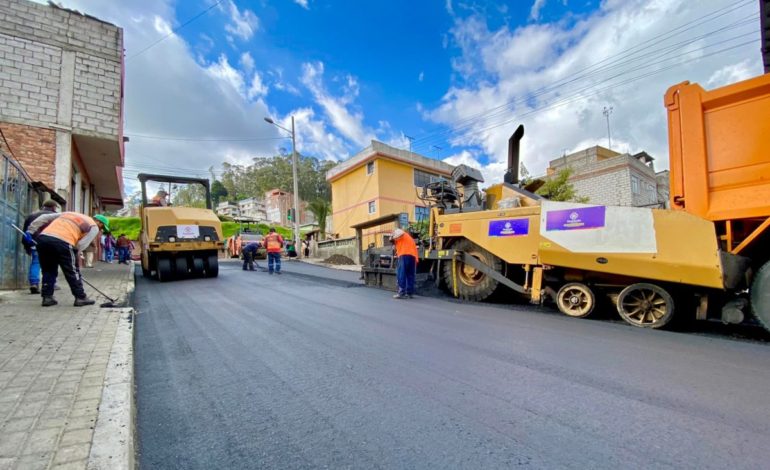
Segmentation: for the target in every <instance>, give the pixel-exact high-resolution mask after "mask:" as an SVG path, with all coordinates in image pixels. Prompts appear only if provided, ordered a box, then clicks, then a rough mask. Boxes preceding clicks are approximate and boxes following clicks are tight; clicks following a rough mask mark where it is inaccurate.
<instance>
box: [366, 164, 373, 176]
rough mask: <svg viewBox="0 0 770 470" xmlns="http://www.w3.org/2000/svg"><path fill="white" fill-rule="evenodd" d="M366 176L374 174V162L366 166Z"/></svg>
mask: <svg viewBox="0 0 770 470" xmlns="http://www.w3.org/2000/svg"><path fill="white" fill-rule="evenodd" d="M366 174H367V175H371V174H374V161H371V162H369V163H367V164H366Z"/></svg>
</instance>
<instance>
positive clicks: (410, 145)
mask: <svg viewBox="0 0 770 470" xmlns="http://www.w3.org/2000/svg"><path fill="white" fill-rule="evenodd" d="M404 137H406V140H408V141H409V152H411V151H412V141H413V140H414V137H409V136H408V135H406V134H404Z"/></svg>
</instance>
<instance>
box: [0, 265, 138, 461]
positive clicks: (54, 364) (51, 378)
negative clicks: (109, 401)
mask: <svg viewBox="0 0 770 470" xmlns="http://www.w3.org/2000/svg"><path fill="white" fill-rule="evenodd" d="M83 275H84V276H85V278H86V279H87V280H88V281H89V282H91V283H92V284H94V285H95V286H96V287H98V288H99V289H100V290H102V291H104V292H105V293H106V294H108V295H109V296H110V297H112V298H115V299H118V300H119V301H124V302H125V301H126V299H127V297H128V295H129V292H130V291H131V290H132V289H133V265H129V266H126V265H117V264H106V263H97V264H96V265H95V267H94V268H93V269H84V270H83ZM59 281H60V284H61V290H58V291H56V294H55V296H56V298H57V300H58V301H59V305H57V306H54V307H47V308H43V307H42V306H41V305H40V302H41V298H40V296H39V295H31V294H29V291H27V290H23V291H22V290H20V291H4V292H0V470H2V469H17V468H18V469H25V470H26V469H38V468H40V469H49V468H52V469H65V468H66V469H86V468H91V469H93V468H103V467H104V465H103V464H102V463H100V462H103V461H104V458H102V459H96V460H94V457H93V456H92V455H91V454H92V453H93V452H94V450H95V449H96V448H97V447H98V448H100V449H102V451H101V453H102V454H104V452H105V451H104V449H105V444H106V446H107V447H106V448H107V449H109V451H108V452H113V453H114V450H113V449H110V446H111V445H113V444H114V443H111V442H96V441H94V430H95V429H97V430H99V429H102V432H101V433H97V435H100V436H101V439H102V441H104V440H105V439H107V440H112V439H113V438H115V437H114V436H115V434H121V433H120V432H117V433H116V432H111V431H110V429H112V428H110V424H111V423H110V422H112V421H113V420H114V417H113V416H110V417H109V418H103V415H100V413H99V410H100V406H102V407H104V405H105V403H103V401H102V400H103V393H104V392H105V390H106V388H105V376H107V377H110V371H109V370H108V364H114V363H115V361H114V358H115V357H116V356H118V357H125V356H126V352H128V357H129V358H131V357H132V356H131V353H132V351H131V341H130V338H131V337H132V336H130V335H131V334H132V322H131V321H132V319H133V317H132V311H131V309H130V308H100V307H99V304H100V303H101V302H104V301H105V300H104V299H103V298H102V297H101V296H100V295H99V294H97V293H96V292H95V291H94V290H93V289H91V288H90V287H88V286H86V292H87V293H88V295H89V297H92V298H94V299H95V300H96V301H97V303H96V305H94V306H89V307H79V308H76V307H73V306H72V303H73V301H74V298H73V297H72V295H71V294H70V292H69V288H68V286H67V284H66V281H65V280H64V277H63V276H62V275H61V274H60V276H59ZM123 330H126V331H123ZM127 332H128V333H127ZM126 334H128V335H129V336H128V338H129V339H128V341H126V339H125V338H126V337H127V336H126ZM116 338H119V339H120V338H123V339H122V340H116ZM126 343H128V344H126ZM121 348H122V350H121V351H117V350H114V349H121ZM126 349H128V351H126ZM111 355H112V357H113V360H112V361H111V360H110V359H111ZM126 362H127V361H126V360H125V359H123V360H122V362H121V364H120V366H119V367H122V368H124V369H125V371H124V372H127V373H128V377H129V379H130V380H128V382H129V383H128V384H126V386H125V387H124V389H125V390H128V391H129V392H128V395H131V393H130V390H131V387H132V379H133V360H132V359H131V360H130V364H126ZM111 367H114V365H113V366H111ZM105 396H109V393H107V394H105ZM132 401H133V398H132V397H129V400H128V403H125V404H121V405H120V406H121V407H123V406H125V407H126V408H128V410H126V411H128V415H125V413H124V415H125V416H124V417H123V423H121V424H120V426H123V427H126V423H128V427H129V428H132V425H131V423H132V420H131V412H130V410H131V409H132ZM111 406H112V407H113V408H114V407H115V405H114V404H113V405H111ZM126 416H128V419H126ZM100 418H101V421H104V422H100ZM107 421H109V422H107ZM97 424H98V425H97ZM100 426H101V428H100ZM105 426H106V427H105ZM122 434H123V435H122V436H120V437H119V438H120V440H121V441H124V442H122V443H120V444H121V445H123V444H127V445H129V446H130V447H129V448H128V450H127V451H126V452H124V454H126V455H128V461H127V462H124V461H123V460H125V459H117V460H121V461H120V462H118V461H114V464H115V465H110V467H111V468H120V467H126V466H129V465H133V439H132V438H133V429H125V430H124V432H123V433H122ZM125 441H128V442H125ZM92 443H93V447H92ZM117 453H120V452H117ZM89 457H90V458H89ZM102 457H104V455H102ZM109 458H111V457H109Z"/></svg>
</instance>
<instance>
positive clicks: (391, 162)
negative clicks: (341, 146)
mask: <svg viewBox="0 0 770 470" xmlns="http://www.w3.org/2000/svg"><path fill="white" fill-rule="evenodd" d="M452 169H453V166H452V165H449V164H447V163H444V162H442V161H439V160H433V159H431V158H427V157H424V156H422V155H419V154H416V153H413V152H409V151H406V150H402V149H398V148H395V147H391V146H389V145H386V144H383V143H382V142H378V141H376V140H373V141H372V143H371V145H370V146H369V147H367V148H365V149H364V150H362V151H361V152H359V153H358V154H356V155H354V156H353V157H351V158H350V159H348V160H346V161H344V162H342V163H340V164H339V165H337V166H335V167H334V168H332V169H331V170H329V171H328V172H327V174H326V180H327V181H329V183H331V187H332V223H331V227H333V230H334V234H335V235H336V236H338V237H339V238H347V237H353V236H355V230H353V229H352V228H350V227H351V226H352V225H356V224H359V223H361V222H365V221H367V220H372V219H376V218H378V217H381V216H385V215H390V214H399V213H407V214H408V219H409V221H410V222H418V221H423V220H427V218H428V209H427V207H425V206H424V205H423V203H422V201H420V199H419V198H418V197H417V194H418V191H419V190H420V188H421V187H422V186H424V185H425V184H427V183H429V182H431V181H436V180H438V179H440V178H446V179H450V177H451V173H452ZM392 229H393V227H388V226H382V227H379V228H375V229H372V230H369V231H365V232H364V238H365V239H364V240H363V246H364V247H366V246H367V245H368V244H369V243H375V244H377V245H382V244H383V243H384V242H385V240H384V237H386V236H387V235H388V234H389V233H390V232H391V231H392ZM380 235H382V236H380Z"/></svg>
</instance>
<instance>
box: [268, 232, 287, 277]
mask: <svg viewBox="0 0 770 470" xmlns="http://www.w3.org/2000/svg"><path fill="white" fill-rule="evenodd" d="M264 242H265V249H266V250H267V272H268V273H270V274H273V272H275V273H276V274H281V250H282V249H283V237H282V236H280V235H279V234H277V233H275V229H274V228H273V227H270V233H268V234H267V236H266V237H265V239H264Z"/></svg>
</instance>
